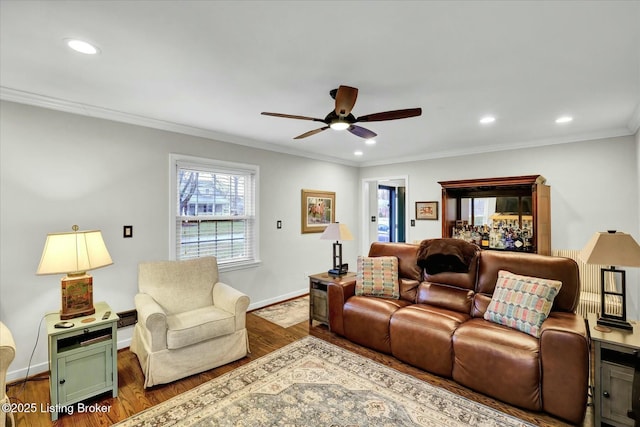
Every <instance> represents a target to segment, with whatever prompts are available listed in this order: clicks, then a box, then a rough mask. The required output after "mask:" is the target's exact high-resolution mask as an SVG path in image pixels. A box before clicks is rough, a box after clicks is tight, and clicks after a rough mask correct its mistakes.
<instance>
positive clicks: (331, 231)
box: [320, 222, 353, 276]
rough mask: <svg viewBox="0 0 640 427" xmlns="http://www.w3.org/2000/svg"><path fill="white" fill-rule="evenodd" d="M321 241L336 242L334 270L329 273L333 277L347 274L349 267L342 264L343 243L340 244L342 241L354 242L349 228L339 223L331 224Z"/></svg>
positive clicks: (334, 246) (325, 230)
mask: <svg viewBox="0 0 640 427" xmlns="http://www.w3.org/2000/svg"><path fill="white" fill-rule="evenodd" d="M320 239H322V240H335V241H336V242H335V243H334V244H333V268H332V269H331V270H329V271H328V273H329V274H330V275H332V276H342V275H343V274H347V270H348V269H349V267H348V266H347V265H346V264H344V265H343V264H342V243H340V240H353V236H352V235H351V232H350V231H349V229H348V228H347V226H346V225H345V224H340V223H339V222H334V223H331V224H329V225H328V226H327V228H325V229H324V232H323V233H322V235H321V236H320Z"/></svg>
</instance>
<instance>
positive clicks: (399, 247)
mask: <svg viewBox="0 0 640 427" xmlns="http://www.w3.org/2000/svg"><path fill="white" fill-rule="evenodd" d="M418 247H419V246H418V245H414V244H411V243H382V242H374V243H372V244H371V247H370V248H369V256H370V257H378V256H394V257H396V258H398V279H399V284H400V299H403V300H406V301H409V302H415V301H416V293H417V290H418V285H419V284H420V281H421V279H422V270H421V268H420V267H418V263H417V261H416V260H417V254H418Z"/></svg>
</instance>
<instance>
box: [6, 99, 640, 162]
mask: <svg viewBox="0 0 640 427" xmlns="http://www.w3.org/2000/svg"><path fill="white" fill-rule="evenodd" d="M0 99H2V100H5V101H11V102H17V103H21V104H28V105H34V106H37V107H42V108H48V109H51V110H58V111H64V112H67V113H73V114H79V115H83V116H88V117H94V118H100V119H106V120H113V121H116V122H122V123H128V124H133V125H138V126H144V127H148V128H153V129H160V130H165V131H169V132H176V133H181V134H185V135H191V136H197V137H201V138H206V139H211V140H214V141H219V142H226V143H231V144H238V145H244V146H247V147H251V148H255V149H259V150H266V151H272V152H277V153H282V154H289V155H292V156H298V157H305V158H309V159H313V160H320V161H325V162H330V163H337V164H342V165H346V166H353V167H370V166H383V165H390V164H397V163H407V162H415V161H421V160H434V159H442V158H447V157H459V156H468V155H476V154H483V153H493V152H496V151H508V150H518V149H523V148H535V147H542V146H549V145H557V144H568V143H572V142H579V141H588V140H594V139H603V138H614V137H619V136H628V135H634V134H635V133H636V132H638V129H640V103H639V104H638V106H637V107H636V109H635V111H634V113H633V114H632V116H631V119H630V120H629V122H628V124H627V127H624V128H616V129H607V130H603V131H597V132H590V133H583V134H575V135H569V136H566V137H562V138H548V139H538V140H529V141H521V142H509V143H506V144H494V145H489V146H484V147H482V148H464V149H459V150H448V151H437V152H430V153H428V154H421V155H417V156H405V157H398V158H387V159H384V160H380V161H371V162H367V161H362V162H355V161H348V160H344V159H340V158H337V157H332V156H326V155H321V154H316V153H308V152H305V151H302V150H297V149H295V148H290V147H286V146H283V145H278V144H272V143H269V142H265V141H258V140H254V139H250V138H244V137H240V136H237V135H232V134H227V133H223V132H215V131H211V130H207V129H202V128H197V127H193V126H187V125H182V124H179V123H174V122H168V121H164V120H157V119H152V118H149V117H144V116H139V115H135V114H130V113H125V112H122V111H117V110H111V109H108V108H102V107H97V106H95V105H89V104H82V103H78V102H73V101H68V100H64V99H59V98H52V97H48V96H43V95H39V94H35V93H31V92H25V91H21V90H16V89H11V88H7V87H3V86H0Z"/></svg>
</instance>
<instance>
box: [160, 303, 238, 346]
mask: <svg viewBox="0 0 640 427" xmlns="http://www.w3.org/2000/svg"><path fill="white" fill-rule="evenodd" d="M167 326H168V330H167V348H168V349H169V350H173V349H177V348H182V347H186V346H188V345H191V344H195V343H198V342H201V341H206V340H209V339H212V338H216V337H219V336H222V335H227V334H232V333H233V332H235V329H236V320H235V316H234V315H233V313H229V312H228V311H224V310H221V309H219V308H217V307H213V306H211V307H203V308H199V309H196V310H192V311H185V312H184V313H178V314H173V315H171V316H169V317H167Z"/></svg>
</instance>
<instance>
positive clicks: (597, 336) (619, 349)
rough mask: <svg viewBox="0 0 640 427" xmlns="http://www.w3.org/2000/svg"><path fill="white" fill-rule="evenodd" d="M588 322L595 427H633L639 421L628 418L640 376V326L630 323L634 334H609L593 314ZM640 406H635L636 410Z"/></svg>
mask: <svg viewBox="0 0 640 427" xmlns="http://www.w3.org/2000/svg"><path fill="white" fill-rule="evenodd" d="M587 319H588V322H589V333H590V335H591V340H592V342H593V344H594V350H595V361H594V362H595V363H594V368H595V369H594V374H595V375H594V379H593V380H594V392H593V407H594V419H595V425H596V427H600V426H601V425H602V424H603V423H605V424H606V425H611V426H630V427H633V426H634V425H635V422H636V421H634V420H633V419H632V418H629V416H628V414H629V412H630V411H632V407H633V402H632V399H633V384H634V379H635V378H636V375H640V372H636V368H640V362H639V360H640V359H639V358H640V322H639V321H630V323H631V324H632V325H633V331H626V330H623V329H616V328H608V329H610V331H609V332H604V331H603V330H601V328H600V327H598V325H597V320H598V319H597V317H596V315H595V314H594V313H589V315H588V316H587ZM636 381H638V380H636ZM636 393H637V395H636V399H640V392H638V391H636ZM639 403H640V402H635V404H636V407H637V406H638V404H639ZM637 416H640V414H638V415H637ZM638 422H639V423H640V421H638Z"/></svg>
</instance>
